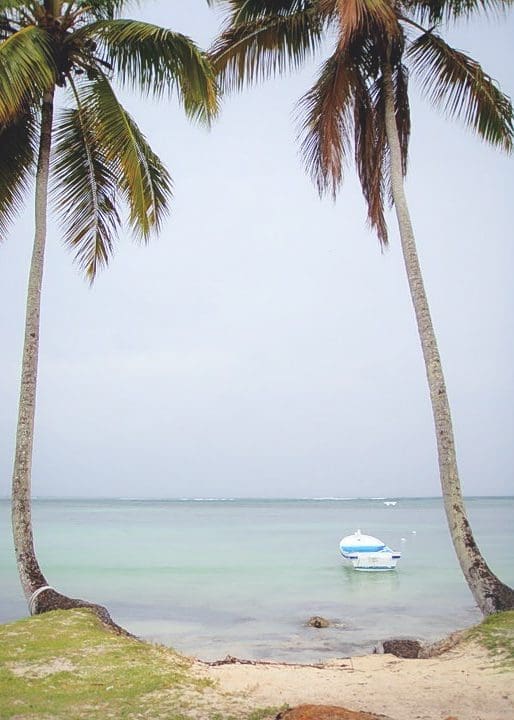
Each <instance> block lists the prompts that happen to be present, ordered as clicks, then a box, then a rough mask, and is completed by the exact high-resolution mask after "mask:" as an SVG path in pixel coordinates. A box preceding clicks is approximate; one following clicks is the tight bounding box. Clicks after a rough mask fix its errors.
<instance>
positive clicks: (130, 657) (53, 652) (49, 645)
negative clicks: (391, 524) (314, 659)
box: [0, 609, 514, 720]
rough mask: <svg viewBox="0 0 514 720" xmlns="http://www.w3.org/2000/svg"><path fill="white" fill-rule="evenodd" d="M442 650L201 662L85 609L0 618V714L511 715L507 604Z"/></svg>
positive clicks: (78, 717) (467, 718) (72, 718)
mask: <svg viewBox="0 0 514 720" xmlns="http://www.w3.org/2000/svg"><path fill="white" fill-rule="evenodd" d="M438 645H439V647H434V646H432V649H433V650H440V651H441V652H440V654H437V655H433V656H429V657H427V658H423V659H420V658H416V659H405V658H400V657H396V656H394V655H391V654H372V655H362V656H354V657H343V658H339V659H337V660H329V661H327V662H323V663H316V664H311V665H306V664H301V663H294V664H293V663H285V662H274V661H245V660H236V659H231V660H230V661H228V662H226V661H222V662H221V663H220V662H218V664H210V665H209V664H207V663H206V662H205V661H201V660H199V659H198V658H192V657H186V656H184V655H181V654H179V653H177V652H175V651H173V650H172V649H170V648H167V647H164V646H160V645H154V644H151V643H148V642H146V641H141V640H139V639H137V638H135V637H125V636H120V635H117V634H115V633H114V632H112V630H110V629H109V628H108V627H106V626H105V625H103V624H102V623H101V622H100V620H99V619H98V617H96V616H95V615H94V614H93V613H92V612H91V611H89V610H84V609H80V610H67V611H55V612H49V613H46V614H43V615H38V616H34V617H32V618H26V619H24V620H19V621H16V622H14V623H9V624H7V625H1V626H0V717H2V718H6V720H7V719H11V720H14V718H16V719H17V720H29V718H30V720H39V719H40V720H44V719H45V718H48V717H52V719H53V720H105V717H124V718H127V720H136V718H141V717H147V718H151V719H152V720H169V719H170V718H172V717H173V718H180V720H274V719H275V718H276V716H277V713H278V712H279V711H280V710H282V709H284V708H285V707H294V706H297V705H305V704H309V705H332V706H338V707H343V708H346V709H349V710H352V711H362V712H368V713H375V714H377V715H382V716H383V717H384V720H387V719H390V720H450V719H451V720H506V718H510V717H514V611H511V612H507V613H499V614H498V615H496V616H491V617H490V618H487V619H486V620H485V621H483V622H482V623H481V624H480V625H478V626H475V627H473V628H471V629H469V630H467V631H464V632H463V633H461V632H459V633H455V634H454V635H453V636H450V638H447V639H446V640H445V641H443V642H442V644H441V643H440V644H438Z"/></svg>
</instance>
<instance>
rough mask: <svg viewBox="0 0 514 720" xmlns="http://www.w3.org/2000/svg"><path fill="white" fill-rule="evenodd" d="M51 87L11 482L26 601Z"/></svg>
mask: <svg viewBox="0 0 514 720" xmlns="http://www.w3.org/2000/svg"><path fill="white" fill-rule="evenodd" d="M53 95H54V91H53V89H52V90H50V91H49V92H48V93H47V94H46V95H45V97H44V99H43V107H42V113H41V138H40V144H39V158H38V166H37V174H36V207H35V235H34V247H33V251H32V261H31V265H30V273H29V284H28V292H27V308H26V318H25V340H24V345H23V357H22V371H21V388H20V404H19V410H18V428H17V432H16V450H15V457H14V471H13V481H12V526H13V536H14V550H15V554H16V562H17V564H18V572H19V575H20V581H21V585H22V588H23V592H24V594H25V598H26V600H27V603H29V604H30V598H31V597H32V595H33V593H34V592H35V591H36V590H38V588H40V587H43V586H45V585H47V582H46V579H45V577H44V575H43V573H42V572H41V569H40V567H39V564H38V562H37V559H36V555H35V552H34V542H33V537H32V519H31V490H30V487H31V474H32V448H33V441H34V416H35V411H36V386H37V369H38V355H39V324H40V323H39V318H40V310H41V285H42V282H43V263H44V254H45V243H46V214H47V202H48V176H49V169H50V150H51V143H52V120H53Z"/></svg>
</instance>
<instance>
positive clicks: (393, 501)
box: [384, 500, 398, 506]
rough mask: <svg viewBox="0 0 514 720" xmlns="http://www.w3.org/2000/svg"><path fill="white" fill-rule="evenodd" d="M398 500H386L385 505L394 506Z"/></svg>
mask: <svg viewBox="0 0 514 720" xmlns="http://www.w3.org/2000/svg"><path fill="white" fill-rule="evenodd" d="M397 503H398V500H384V505H390V506H394V505H397Z"/></svg>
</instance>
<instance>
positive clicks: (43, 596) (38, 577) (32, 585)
mask: <svg viewBox="0 0 514 720" xmlns="http://www.w3.org/2000/svg"><path fill="white" fill-rule="evenodd" d="M53 96H54V90H53V89H52V90H50V91H49V92H48V93H47V94H46V95H45V96H44V98H43V106H42V112H41V137H40V144H39V157H38V166H37V173H36V202H35V234H34V247H33V251H32V261H31V264H30V272H29V285H28V292H27V309H26V319H25V340H24V345H23V356H22V371H21V388H20V404H19V410H18V427H17V432H16V449H15V456H14V470H13V481H12V495H11V505H12V527H13V538H14V551H15V555H16V562H17V565H18V572H19V576H20V581H21V585H22V588H23V592H24V594H25V599H26V600H27V604H28V606H29V611H30V613H31V614H32V615H35V614H37V613H42V612H47V611H49V610H57V609H61V610H65V609H70V608H77V607H88V608H91V609H92V610H94V611H95V612H96V614H97V615H98V616H99V617H100V618H101V619H102V620H103V621H104V622H105V623H107V624H108V625H110V626H111V627H113V628H114V629H115V630H117V631H118V632H121V633H124V634H128V633H126V631H125V630H123V629H122V628H120V627H119V626H118V625H116V624H115V623H114V622H113V621H112V619H111V617H110V615H109V613H108V611H107V610H106V609H105V608H104V607H102V606H101V605H96V604H94V603H89V602H87V601H85V600H78V599H75V598H69V597H67V596H66V595H62V594H61V593H59V592H57V591H56V590H55V589H54V588H52V587H50V586H49V585H48V583H47V581H46V578H45V576H44V575H43V573H42V571H41V568H40V567H39V563H38V561H37V558H36V554H35V551H34V539H33V535H32V517H31V474H32V449H33V441H34V417H35V411H36V389H37V369H38V355H39V325H40V322H39V319H40V311H41V286H42V282H43V267H44V255H45V244H46V217H47V204H48V179H49V171H50V152H51V146H52V123H53Z"/></svg>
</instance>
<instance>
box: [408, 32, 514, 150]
mask: <svg viewBox="0 0 514 720" xmlns="http://www.w3.org/2000/svg"><path fill="white" fill-rule="evenodd" d="M408 55H409V58H410V59H411V61H412V69H413V71H414V72H415V73H416V74H417V75H418V76H419V77H420V80H421V87H422V90H423V91H424V92H425V93H426V95H427V96H428V98H429V100H430V101H431V102H433V103H434V104H435V105H437V106H439V107H441V108H442V109H443V110H444V111H445V112H446V113H447V115H448V116H450V117H459V118H461V119H463V121H464V122H465V124H466V125H468V126H469V127H471V128H472V129H473V130H474V131H475V132H476V133H477V134H478V135H479V136H480V137H482V138H483V139H484V140H486V141H487V142H489V143H491V144H492V145H496V146H499V147H500V148H502V149H504V150H506V151H507V152H510V151H511V150H512V146H513V139H514V126H513V109H512V104H511V102H510V99H509V98H508V97H507V96H506V95H504V94H503V93H502V92H501V90H499V89H498V87H497V86H496V84H495V82H494V80H492V78H490V77H489V75H487V74H486V73H485V72H484V71H483V70H482V68H481V66H480V65H479V64H478V63H477V62H476V61H475V60H473V59H472V58H470V57H469V56H468V55H466V54H465V53H463V52H460V51H459V50H455V49H454V48H452V47H450V46H449V45H448V44H447V43H446V42H444V40H443V39H442V38H441V37H439V36H438V35H436V34H435V33H432V32H426V33H424V34H423V35H420V36H419V37H418V38H417V39H416V40H414V41H413V43H412V44H411V46H410V48H409V52H408Z"/></svg>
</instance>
